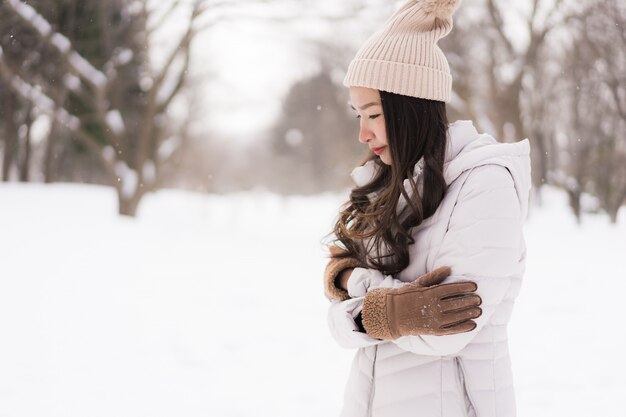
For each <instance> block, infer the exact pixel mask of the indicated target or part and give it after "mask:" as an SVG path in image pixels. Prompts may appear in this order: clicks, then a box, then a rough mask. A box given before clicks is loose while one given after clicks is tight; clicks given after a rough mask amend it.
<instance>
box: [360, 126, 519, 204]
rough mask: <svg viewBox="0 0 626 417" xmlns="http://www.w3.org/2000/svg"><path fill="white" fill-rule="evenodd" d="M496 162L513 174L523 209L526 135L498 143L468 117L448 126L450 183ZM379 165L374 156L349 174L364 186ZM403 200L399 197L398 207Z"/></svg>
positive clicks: (417, 173)
mask: <svg viewBox="0 0 626 417" xmlns="http://www.w3.org/2000/svg"><path fill="white" fill-rule="evenodd" d="M487 164H496V165H501V166H504V167H506V168H507V169H508V170H509V172H511V175H512V177H513V180H514V182H515V188H516V191H517V194H518V199H519V201H520V205H521V208H522V212H523V213H524V215H526V213H527V210H528V195H529V192H530V186H531V184H530V175H529V173H530V144H529V141H528V139H524V140H521V141H519V142H515V143H500V142H498V141H497V140H495V139H494V138H493V137H492V136H490V135H488V134H486V133H482V134H479V133H478V131H477V130H476V128H475V127H474V124H473V123H472V121H471V120H457V121H456V122H454V123H451V124H450V125H449V126H448V142H447V146H446V154H445V159H444V166H443V170H444V178H445V180H446V184H451V183H452V182H453V181H454V180H455V179H457V178H458V177H459V176H460V175H461V174H462V173H463V172H465V171H467V170H469V169H472V168H475V167H477V166H480V165H487ZM377 169H378V166H377V165H376V163H375V161H374V160H371V161H368V162H366V163H365V164H364V165H362V166H359V167H356V168H354V169H353V170H352V172H351V174H350V176H351V177H352V180H353V181H354V183H355V184H356V185H357V186H363V185H365V184H367V183H368V182H369V181H370V180H371V179H373V178H374V175H375V174H376V170H377ZM422 169H423V158H422V159H420V160H419V161H418V163H417V164H415V169H414V171H413V173H414V175H413V179H414V180H415V182H416V184H418V191H420V192H421V191H422V190H421V174H422ZM404 188H405V189H406V190H407V193H408V195H409V196H412V194H413V193H412V189H411V186H410V183H409V180H408V179H406V180H404ZM405 204H406V202H405V201H404V198H402V197H401V198H400V201H399V204H398V211H400V210H402V208H404V205H405Z"/></svg>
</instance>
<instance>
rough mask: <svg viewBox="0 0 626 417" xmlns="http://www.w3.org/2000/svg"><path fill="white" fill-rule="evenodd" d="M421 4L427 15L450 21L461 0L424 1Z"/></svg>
mask: <svg viewBox="0 0 626 417" xmlns="http://www.w3.org/2000/svg"><path fill="white" fill-rule="evenodd" d="M418 3H420V1H418ZM421 3H422V5H423V7H424V12H425V13H426V14H427V15H434V17H436V18H439V19H450V18H452V14H453V13H454V11H455V10H456V9H457V8H458V7H459V4H460V3H461V0H422V1H421Z"/></svg>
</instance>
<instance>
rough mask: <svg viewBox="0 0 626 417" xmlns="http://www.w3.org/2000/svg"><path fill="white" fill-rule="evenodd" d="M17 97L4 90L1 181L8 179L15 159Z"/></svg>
mask: <svg viewBox="0 0 626 417" xmlns="http://www.w3.org/2000/svg"><path fill="white" fill-rule="evenodd" d="M16 102H17V98H16V97H15V94H14V93H13V92H12V91H6V99H5V102H4V104H5V106H6V107H5V108H4V116H5V117H4V155H3V160H2V181H9V179H10V178H9V177H10V175H11V166H12V165H13V162H14V159H15V153H16V150H17V149H16V148H17V126H16V124H15V113H16V110H17V109H16V104H17V103H16Z"/></svg>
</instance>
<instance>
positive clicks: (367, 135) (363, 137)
mask: <svg viewBox="0 0 626 417" xmlns="http://www.w3.org/2000/svg"><path fill="white" fill-rule="evenodd" d="M373 138H374V135H373V133H372V131H371V130H369V129H367V128H365V127H363V126H361V127H360V128H359V142H361V143H367V142H369V141H370V140H372V139H373Z"/></svg>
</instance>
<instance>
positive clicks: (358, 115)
mask: <svg viewBox="0 0 626 417" xmlns="http://www.w3.org/2000/svg"><path fill="white" fill-rule="evenodd" d="M378 116H380V114H372V115H371V116H369V118H370V119H375V118H377V117H378ZM356 118H357V119H360V118H361V115H360V114H357V115H356Z"/></svg>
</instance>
